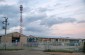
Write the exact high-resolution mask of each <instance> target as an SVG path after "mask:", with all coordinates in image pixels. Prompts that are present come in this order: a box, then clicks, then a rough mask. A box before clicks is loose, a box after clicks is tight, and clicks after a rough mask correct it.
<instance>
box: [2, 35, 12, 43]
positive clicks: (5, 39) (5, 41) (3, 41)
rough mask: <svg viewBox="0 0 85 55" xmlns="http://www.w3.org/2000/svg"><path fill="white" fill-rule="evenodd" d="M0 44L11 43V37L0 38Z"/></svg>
mask: <svg viewBox="0 0 85 55" xmlns="http://www.w3.org/2000/svg"><path fill="white" fill-rule="evenodd" d="M1 43H12V37H5V36H4V37H2V38H1Z"/></svg>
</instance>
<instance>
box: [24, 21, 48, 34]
mask: <svg viewBox="0 0 85 55" xmlns="http://www.w3.org/2000/svg"><path fill="white" fill-rule="evenodd" d="M25 27H26V28H25V31H31V32H37V33H39V32H45V31H46V30H48V29H49V28H48V27H46V26H43V25H40V21H35V22H32V23H29V24H28V25H26V26H25Z"/></svg>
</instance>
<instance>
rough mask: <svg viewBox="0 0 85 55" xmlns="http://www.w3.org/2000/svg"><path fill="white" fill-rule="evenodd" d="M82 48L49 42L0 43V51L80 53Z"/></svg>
mask: <svg viewBox="0 0 85 55" xmlns="http://www.w3.org/2000/svg"><path fill="white" fill-rule="evenodd" d="M82 48H83V47H82V46H71V45H68V44H62V43H50V42H28V43H27V44H22V43H0V49H32V50H46V49H52V50H58V49H59V50H60V49H62V50H71V51H82Z"/></svg>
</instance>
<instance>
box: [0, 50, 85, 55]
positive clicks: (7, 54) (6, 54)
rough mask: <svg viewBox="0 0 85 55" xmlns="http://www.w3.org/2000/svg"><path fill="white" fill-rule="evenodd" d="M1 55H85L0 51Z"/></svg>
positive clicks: (80, 54) (78, 54)
mask: <svg viewBox="0 0 85 55" xmlns="http://www.w3.org/2000/svg"><path fill="white" fill-rule="evenodd" d="M0 55H85V54H83V53H60V52H50V53H49V52H42V51H34V50H18V51H0Z"/></svg>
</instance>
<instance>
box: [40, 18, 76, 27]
mask: <svg viewBox="0 0 85 55" xmlns="http://www.w3.org/2000/svg"><path fill="white" fill-rule="evenodd" d="M75 21H76V19H75V18H62V17H55V18H53V17H50V18H47V19H43V20H42V21H41V25H47V26H53V25H55V24H62V23H73V22H75Z"/></svg>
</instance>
